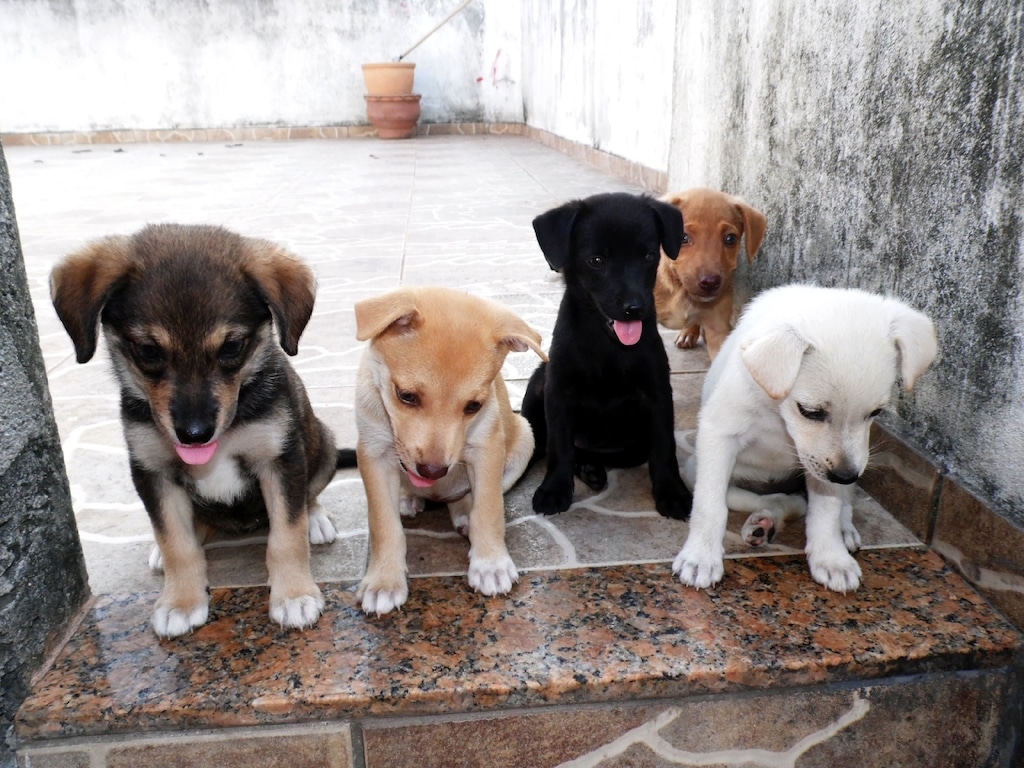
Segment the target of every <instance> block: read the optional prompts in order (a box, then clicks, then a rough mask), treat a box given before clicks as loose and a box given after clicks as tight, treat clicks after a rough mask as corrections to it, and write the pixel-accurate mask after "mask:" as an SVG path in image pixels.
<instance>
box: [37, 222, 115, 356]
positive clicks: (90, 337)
mask: <svg viewBox="0 0 1024 768" xmlns="http://www.w3.org/2000/svg"><path fill="white" fill-rule="evenodd" d="M133 268H134V262H133V261H132V258H131V245H130V240H129V239H128V238H127V237H122V236H114V237H106V238H103V239H102V240H97V241H95V242H93V243H89V244H88V245H87V246H85V248H83V249H82V250H80V251H77V252H75V253H73V254H71V255H70V256H68V257H67V258H66V259H64V260H63V261H62V262H60V263H59V264H58V265H57V266H56V267H54V268H53V272H52V273H51V274H50V297H51V299H52V300H53V308H54V309H56V310H57V317H59V318H60V321H61V322H62V323H63V324H64V328H65V329H66V330H67V332H68V336H70V337H71V342H72V343H73V344H74V345H75V359H76V360H78V362H80V363H85V362H88V361H89V360H91V359H92V356H93V355H94V354H95V353H96V340H97V336H98V334H99V318H100V312H102V311H103V307H104V305H105V304H106V303H107V301H108V300H109V299H110V297H111V296H112V295H113V294H114V292H115V291H116V290H117V288H118V286H120V285H122V284H123V283H124V281H125V280H126V279H127V278H128V276H129V275H130V274H131V272H132V270H133Z"/></svg>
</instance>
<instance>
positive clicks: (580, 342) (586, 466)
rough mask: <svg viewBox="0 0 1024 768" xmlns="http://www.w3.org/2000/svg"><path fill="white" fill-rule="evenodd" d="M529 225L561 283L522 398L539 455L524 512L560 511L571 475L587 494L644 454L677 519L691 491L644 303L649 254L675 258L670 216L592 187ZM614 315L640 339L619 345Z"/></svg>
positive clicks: (665, 371)
mask: <svg viewBox="0 0 1024 768" xmlns="http://www.w3.org/2000/svg"><path fill="white" fill-rule="evenodd" d="M533 229H534V232H535V233H536V235H537V242H538V243H539V244H540V247H541V250H542V251H543V252H544V257H545V258H546V259H547V262H548V264H549V265H550V266H551V269H553V270H555V271H557V272H561V273H562V276H563V278H564V280H565V294H564V295H563V297H562V303H561V306H560V307H559V309H558V319H557V320H556V321H555V328H554V332H553V334H552V339H551V350H550V353H549V358H550V362H548V363H542V364H541V365H540V366H538V368H537V370H536V371H534V373H533V376H532V377H531V378H530V382H529V384H528V385H527V390H526V395H525V397H524V399H523V409H522V413H523V415H524V416H525V417H526V419H527V420H528V421H529V422H530V425H531V426H532V427H533V434H534V437H535V439H536V444H537V449H536V453H535V458H536V457H539V456H540V455H541V454H543V453H544V451H545V449H546V451H547V473H546V475H545V477H544V480H543V482H542V483H541V484H540V486H539V487H538V488H537V491H536V492H535V493H534V496H533V508H534V510H535V511H537V512H538V513H541V514H545V515H552V514H555V513H557V512H562V511H564V510H566V509H568V508H569V505H570V504H571V503H572V496H573V475H574V474H577V475H579V477H580V479H581V480H583V482H585V483H586V484H587V485H588V486H590V487H591V488H593V489H595V490H599V489H601V488H603V487H604V486H605V484H606V483H607V473H606V470H605V468H606V467H610V466H611V467H628V466H637V465H639V464H642V463H643V462H645V461H647V462H648V463H649V466H650V472H651V484H652V488H653V493H654V501H655V506H656V508H657V510H658V512H659V513H661V514H662V515H664V516H666V517H672V518H677V519H682V520H685V519H686V518H687V517H688V516H689V514H690V507H691V505H692V501H693V498H692V496H691V495H690V492H689V491H688V490H687V489H686V486H685V485H683V482H682V480H681V479H680V477H679V464H678V462H677V460H676V443H675V434H674V415H673V406H672V389H671V385H670V383H669V368H668V356H667V355H666V353H665V347H664V344H663V343H662V340H661V337H660V336H659V335H658V328H657V318H656V315H655V309H654V281H655V277H656V274H657V270H658V260H659V258H660V251H661V250H662V249H664V251H665V253H667V254H669V255H670V257H671V258H675V257H676V255H677V254H678V253H679V248H680V246H681V244H682V237H683V218H682V214H681V213H680V212H679V209H678V208H676V207H674V206H671V205H668V204H667V203H662V202H660V201H658V200H654V199H652V198H650V197H646V196H637V195H629V194H625V193H613V194H603V195H595V196H593V197H589V198H586V199H584V200H574V201H572V202H570V203H566V204H565V205H562V206H560V207H558V208H555V209H553V210H550V211H548V212H547V213H543V214H541V215H540V216H538V217H537V218H536V219H534V220H533ZM615 320H621V321H641V322H642V324H643V325H642V329H643V330H642V333H641V336H640V340H639V341H637V342H636V343H635V344H633V345H626V344H624V343H622V342H620V341H619V339H618V337H617V336H616V334H615V331H614V330H613V325H612V322H613V321H615Z"/></svg>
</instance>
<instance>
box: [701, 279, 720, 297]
mask: <svg viewBox="0 0 1024 768" xmlns="http://www.w3.org/2000/svg"><path fill="white" fill-rule="evenodd" d="M697 285H699V286H700V289H701V290H702V291H703V292H704V293H714V292H715V291H717V290H718V289H719V288H721V287H722V276H721V275H701V276H700V280H698V281H697Z"/></svg>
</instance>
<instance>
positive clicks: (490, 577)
mask: <svg viewBox="0 0 1024 768" xmlns="http://www.w3.org/2000/svg"><path fill="white" fill-rule="evenodd" d="M517 581H519V571H518V570H516V565H515V563H513V562H512V558H511V557H509V556H508V555H504V556H502V557H498V558H495V559H491V558H487V557H470V559H469V586H471V587H472V588H473V589H474V590H476V591H477V592H480V593H481V594H484V595H488V596H490V595H504V594H506V593H507V592H509V591H511V589H512V585H513V584H514V583H515V582H517Z"/></svg>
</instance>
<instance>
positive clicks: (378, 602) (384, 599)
mask: <svg viewBox="0 0 1024 768" xmlns="http://www.w3.org/2000/svg"><path fill="white" fill-rule="evenodd" d="M356 598H357V599H358V600H359V601H360V606H361V607H362V609H363V612H364V613H375V614H377V615H378V616H383V615H384V614H385V613H391V611H393V610H394V609H395V608H400V607H401V606H403V605H404V604H405V601H406V600H408V599H409V585H408V584H407V583H406V581H405V576H400V577H397V578H395V579H393V580H389V581H386V582H385V581H381V580H377V579H371V578H370V577H369V576H367V577H366V578H365V579H363V581H362V583H361V584H360V585H359V591H358V592H357V593H356Z"/></svg>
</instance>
